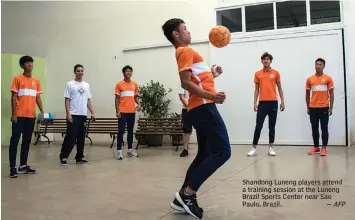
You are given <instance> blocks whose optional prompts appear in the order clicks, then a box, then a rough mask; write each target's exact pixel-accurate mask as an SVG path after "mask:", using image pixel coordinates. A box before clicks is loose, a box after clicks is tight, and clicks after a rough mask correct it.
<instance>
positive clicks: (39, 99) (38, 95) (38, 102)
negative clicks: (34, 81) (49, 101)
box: [36, 94, 43, 113]
mask: <svg viewBox="0 0 355 220" xmlns="http://www.w3.org/2000/svg"><path fill="white" fill-rule="evenodd" d="M36 103H37V106H38V108H39V110H40V112H41V113H43V105H42V99H41V95H40V94H37V95H36Z"/></svg>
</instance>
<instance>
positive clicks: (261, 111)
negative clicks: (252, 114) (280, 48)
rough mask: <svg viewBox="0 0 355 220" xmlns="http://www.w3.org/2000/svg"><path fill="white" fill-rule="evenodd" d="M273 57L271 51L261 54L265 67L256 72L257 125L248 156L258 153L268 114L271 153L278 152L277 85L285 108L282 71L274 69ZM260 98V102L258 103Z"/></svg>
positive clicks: (281, 105) (255, 101)
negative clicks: (276, 136) (275, 145)
mask: <svg viewBox="0 0 355 220" xmlns="http://www.w3.org/2000/svg"><path fill="white" fill-rule="evenodd" d="M272 60H273V57H272V55H271V54H269V53H267V52H266V53H264V54H263V55H262V56H261V62H262V64H263V69H262V70H259V71H258V72H256V73H255V76H254V83H255V92H254V111H256V112H257V114H256V126H255V131H254V138H253V148H252V149H251V150H250V151H249V152H248V156H254V155H256V146H257V145H258V142H259V138H260V133H261V130H262V128H263V125H264V121H265V118H266V116H267V115H268V116H269V153H268V154H269V155H270V156H275V155H276V153H275V151H274V149H273V145H274V140H275V126H276V118H277V109H278V101H277V93H276V87H277V88H278V90H279V95H280V98H281V104H280V110H281V111H283V110H284V109H285V104H284V94H283V91H282V87H281V80H280V73H279V72H278V71H276V70H275V69H272V68H271V66H270V64H271V62H272ZM258 99H259V104H258Z"/></svg>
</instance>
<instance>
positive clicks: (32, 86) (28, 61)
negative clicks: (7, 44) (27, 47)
mask: <svg viewBox="0 0 355 220" xmlns="http://www.w3.org/2000/svg"><path fill="white" fill-rule="evenodd" d="M19 64H20V66H21V68H22V69H23V73H22V74H21V75H18V76H15V77H14V78H13V81H12V86H11V93H12V98H11V108H12V116H11V122H12V136H11V140H10V147H9V159H10V177H11V178H16V177H17V176H18V173H17V169H16V157H17V145H18V142H19V141H20V137H21V135H22V144H21V157H20V167H19V168H18V172H19V173H25V174H34V173H36V170H34V169H31V167H30V166H28V165H27V158H28V153H29V150H30V144H31V139H32V133H33V129H34V126H35V120H36V103H37V106H38V108H39V110H40V111H41V114H40V117H41V120H43V117H44V113H43V107H42V100H41V94H42V89H41V84H40V81H39V80H38V79H36V78H35V77H33V76H32V70H33V58H32V57H30V56H23V57H21V59H20V61H19Z"/></svg>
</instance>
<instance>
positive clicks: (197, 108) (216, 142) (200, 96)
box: [162, 18, 231, 219]
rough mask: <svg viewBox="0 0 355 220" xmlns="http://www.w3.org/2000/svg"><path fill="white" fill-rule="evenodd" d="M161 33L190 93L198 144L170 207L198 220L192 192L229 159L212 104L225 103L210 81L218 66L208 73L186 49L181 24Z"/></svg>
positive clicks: (167, 26) (187, 39)
mask: <svg viewBox="0 0 355 220" xmlns="http://www.w3.org/2000/svg"><path fill="white" fill-rule="evenodd" d="M162 29H163V31H164V35H165V36H166V38H167V39H168V40H169V41H170V42H171V43H172V44H173V45H174V46H175V49H176V54H175V55H176V60H177V65H178V69H179V75H180V80H181V86H182V88H184V89H186V90H187V91H189V92H190V99H189V103H188V111H189V119H190V123H191V124H192V125H193V127H194V128H195V130H196V134H197V142H198V152H197V155H196V157H195V159H194V160H193V162H192V163H191V165H190V167H189V169H188V170H187V173H186V177H185V181H184V183H183V185H182V187H181V190H180V191H179V192H176V193H175V200H174V201H173V202H172V203H171V204H170V206H171V207H172V208H173V209H175V210H178V211H184V210H185V211H186V212H187V213H189V214H190V215H191V216H193V217H195V218H200V219H201V218H202V216H203V210H202V209H201V208H200V207H199V206H198V204H197V197H196V192H197V191H198V189H199V188H200V186H201V185H202V184H203V183H204V182H205V181H206V180H207V179H208V178H209V177H210V176H211V175H212V174H213V173H214V172H215V171H216V170H217V169H218V168H219V167H221V166H222V165H223V164H224V163H225V162H226V161H227V160H228V159H229V158H230V156H231V148H230V143H229V137H228V132H227V128H226V126H225V124H224V121H223V119H222V117H221V115H220V114H219V112H218V110H217V107H216V104H215V103H218V104H222V103H223V102H224V101H225V99H226V95H225V94H224V93H223V92H219V93H218V92H216V91H215V89H214V77H215V76H217V75H219V74H221V73H222V69H221V67H219V66H215V67H212V69H209V68H208V67H207V65H206V64H205V62H204V60H203V58H202V57H201V56H200V54H198V53H197V52H196V51H195V50H193V49H192V48H190V47H189V46H188V45H189V44H190V43H191V36H190V32H189V31H188V30H187V29H186V26H185V22H184V21H183V20H181V19H178V18H174V19H170V20H168V21H166V22H165V24H164V25H163V27H162Z"/></svg>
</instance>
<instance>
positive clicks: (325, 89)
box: [306, 74, 334, 108]
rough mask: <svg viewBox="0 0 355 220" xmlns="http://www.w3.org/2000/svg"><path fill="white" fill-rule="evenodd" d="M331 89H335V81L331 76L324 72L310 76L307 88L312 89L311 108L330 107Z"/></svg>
mask: <svg viewBox="0 0 355 220" xmlns="http://www.w3.org/2000/svg"><path fill="white" fill-rule="evenodd" d="M329 89H334V82H333V79H332V77H331V76H328V75H326V74H323V75H322V76H316V75H315V74H314V75H312V76H310V77H308V79H307V82H306V90H311V92H312V96H311V102H310V104H309V107H311V108H324V107H329V104H330V103H329Z"/></svg>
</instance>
